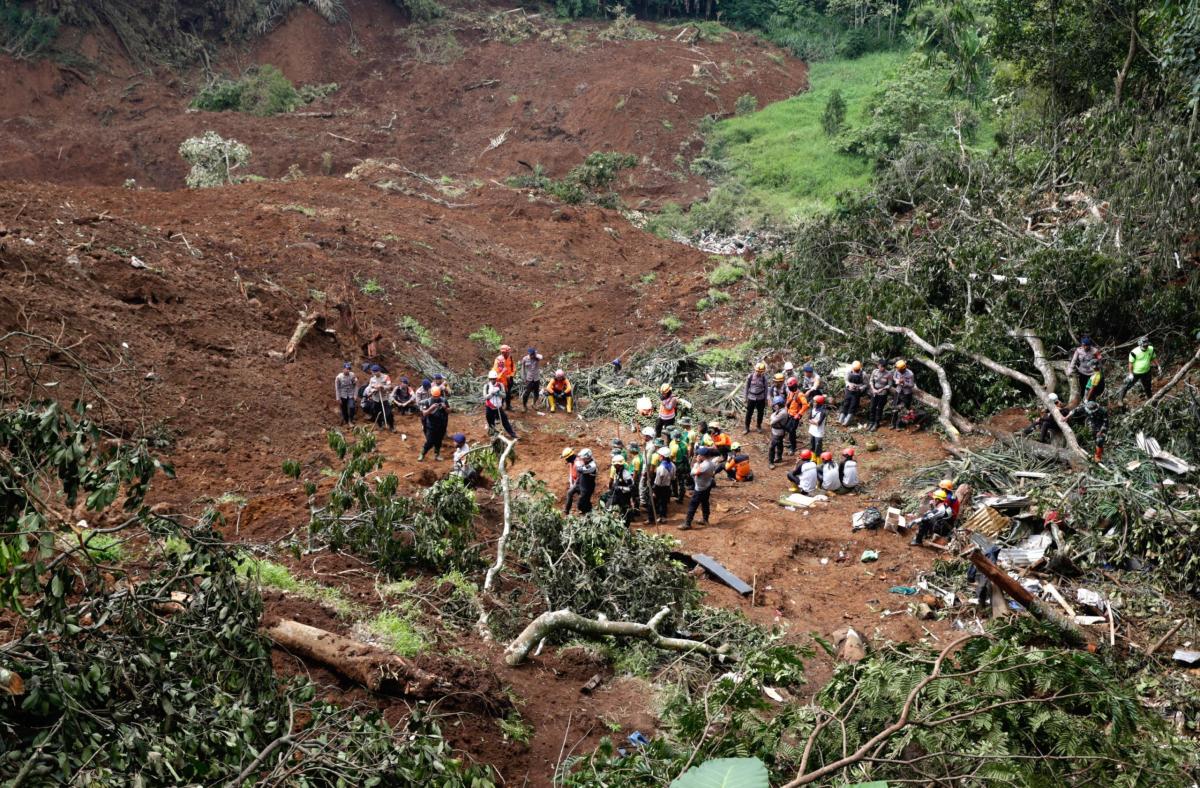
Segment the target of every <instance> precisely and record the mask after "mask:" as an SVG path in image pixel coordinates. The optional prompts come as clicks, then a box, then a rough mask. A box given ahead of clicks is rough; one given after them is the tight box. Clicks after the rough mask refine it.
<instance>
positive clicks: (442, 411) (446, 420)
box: [417, 386, 450, 462]
mask: <svg viewBox="0 0 1200 788" xmlns="http://www.w3.org/2000/svg"><path fill="white" fill-rule="evenodd" d="M421 416H422V418H424V420H425V423H426V425H428V426H427V429H426V432H425V445H424V447H422V449H421V454H420V456H419V457H417V462H424V461H425V455H426V454H428V453H429V450H430V449H433V459H435V460H440V459H442V441H443V440H445V439H446V428H447V427H448V426H449V425H450V406H449V405H448V404H446V398H445V397H443V396H442V389H441V387H440V386H434V387H433V388H431V389H430V390H429V405H428V406H427V407H426V408H425V409H424V410H423V411H421Z"/></svg>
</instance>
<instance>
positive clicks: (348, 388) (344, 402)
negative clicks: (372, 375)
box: [333, 361, 358, 427]
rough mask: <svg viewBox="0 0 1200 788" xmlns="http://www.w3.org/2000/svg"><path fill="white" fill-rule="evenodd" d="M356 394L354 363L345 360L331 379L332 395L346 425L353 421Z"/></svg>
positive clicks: (356, 378)
mask: <svg viewBox="0 0 1200 788" xmlns="http://www.w3.org/2000/svg"><path fill="white" fill-rule="evenodd" d="M357 395H358V376H357V375H355V374H354V365H353V364H351V363H350V362H349V361H347V362H346V363H345V364H342V371H341V372H339V373H338V374H337V376H335V377H334V379H333V396H334V397H335V398H336V399H337V401H338V408H339V410H341V413H342V424H344V425H345V426H347V427H349V426H350V425H351V424H353V423H354V412H355V410H356V408H355V403H354V400H355V398H356V397H357Z"/></svg>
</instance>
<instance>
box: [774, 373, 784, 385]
mask: <svg viewBox="0 0 1200 788" xmlns="http://www.w3.org/2000/svg"><path fill="white" fill-rule="evenodd" d="M775 382H776V383H782V382H783V373H782V372H776V373H775Z"/></svg>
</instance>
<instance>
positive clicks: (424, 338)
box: [396, 315, 433, 347]
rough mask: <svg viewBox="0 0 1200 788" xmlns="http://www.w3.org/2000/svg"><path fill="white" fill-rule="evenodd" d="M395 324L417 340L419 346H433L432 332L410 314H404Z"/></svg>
mask: <svg viewBox="0 0 1200 788" xmlns="http://www.w3.org/2000/svg"><path fill="white" fill-rule="evenodd" d="M396 326H397V327H398V328H399V329H400V330H401V331H402V332H404V333H405V334H408V335H409V336H410V337H412V338H413V339H415V340H417V342H418V343H419V344H420V345H421V347H433V334H432V333H431V332H430V330H429V329H428V328H426V327H425V326H423V325H421V323H420V321H418V320H417V319H416V318H415V317H413V316H412V315H405V316H404V317H402V318H400V319H399V320H398V321H396Z"/></svg>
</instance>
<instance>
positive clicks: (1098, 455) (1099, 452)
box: [1093, 446, 1104, 462]
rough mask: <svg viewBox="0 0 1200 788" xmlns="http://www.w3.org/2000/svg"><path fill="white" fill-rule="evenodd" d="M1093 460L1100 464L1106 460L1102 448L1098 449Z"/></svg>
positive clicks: (1098, 447)
mask: <svg viewBox="0 0 1200 788" xmlns="http://www.w3.org/2000/svg"><path fill="white" fill-rule="evenodd" d="M1093 459H1095V460H1096V462H1100V461H1101V460H1102V459H1104V448H1103V447H1102V446H1097V447H1096V454H1095V457H1094V458H1093Z"/></svg>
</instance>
